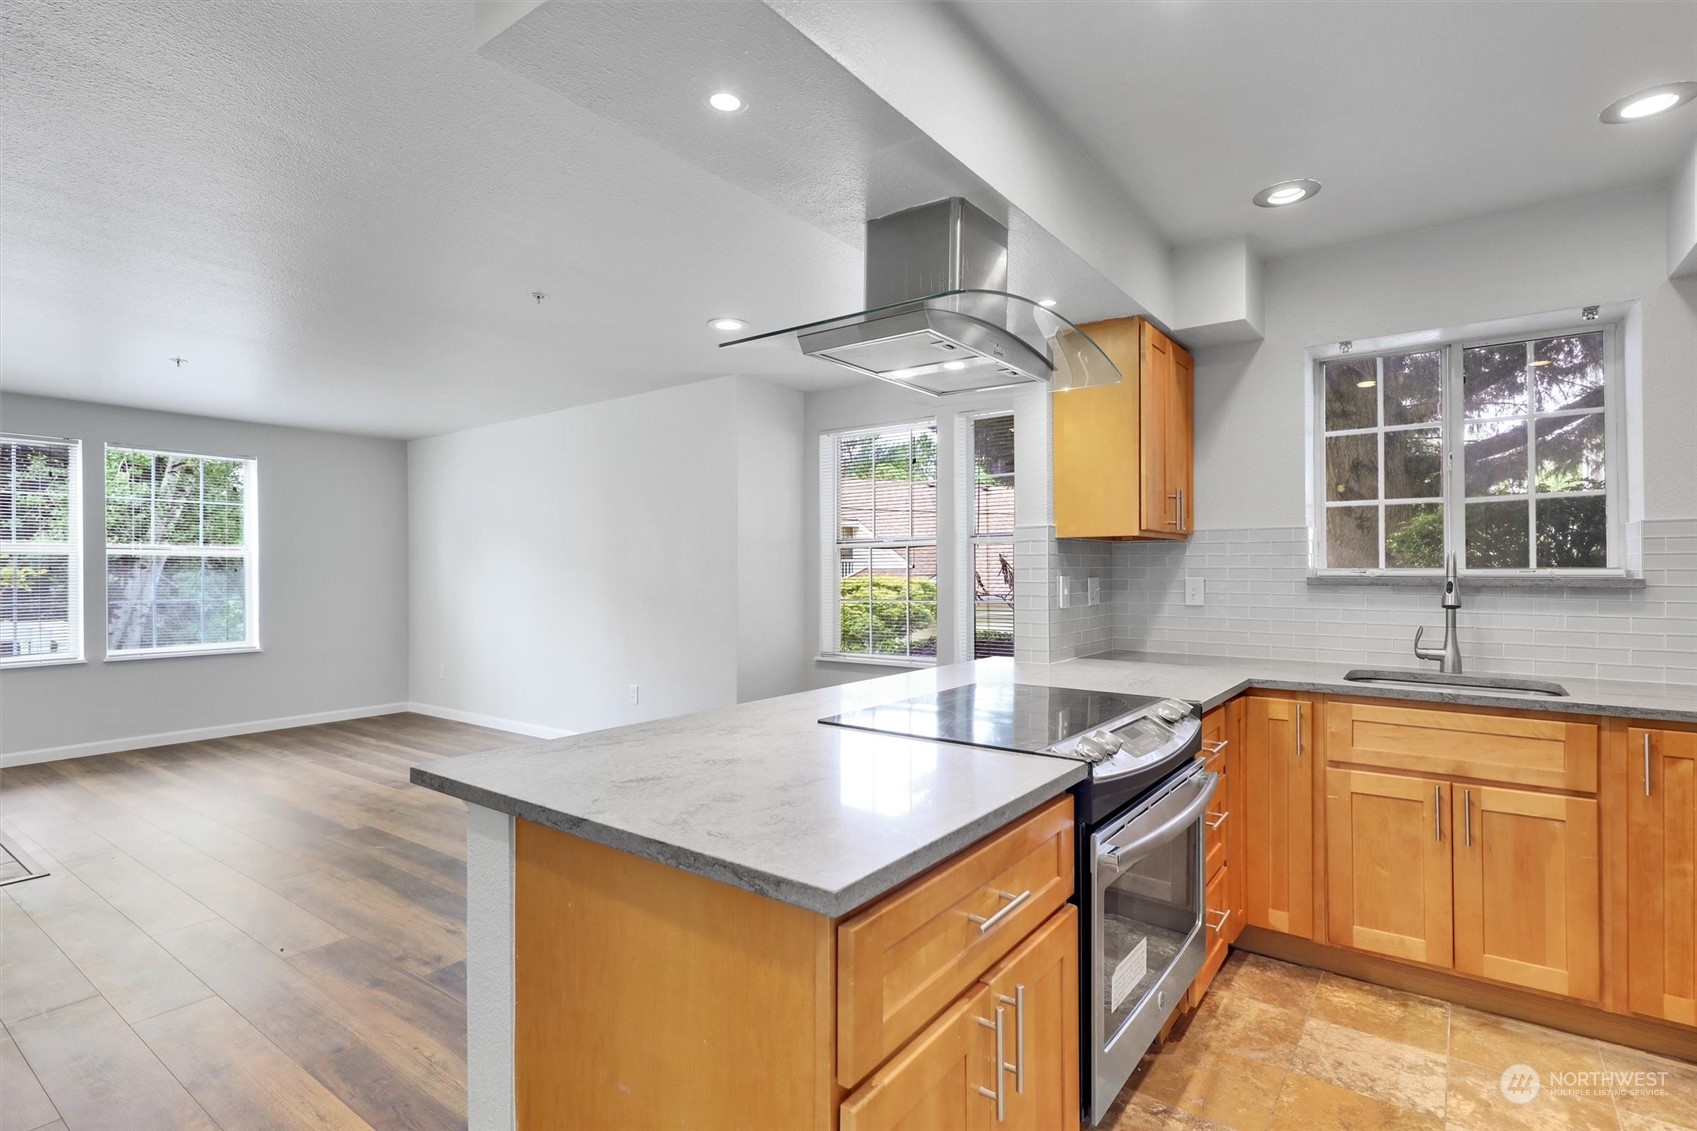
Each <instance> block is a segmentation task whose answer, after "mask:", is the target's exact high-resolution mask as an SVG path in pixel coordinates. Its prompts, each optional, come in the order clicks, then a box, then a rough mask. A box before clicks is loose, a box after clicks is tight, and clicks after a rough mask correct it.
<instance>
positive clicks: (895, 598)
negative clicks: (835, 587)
mask: <svg viewBox="0 0 1697 1131" xmlns="http://www.w3.org/2000/svg"><path fill="white" fill-rule="evenodd" d="M841 592H842V599H841V602H840V610H841V615H840V622H839V628H838V631H839V638H840V643H839V645H838V647H839V648H840V649H841V650H842V651H844V652H874V653H880V654H883V655H892V656H905V655H909V654H910V653H925V654H929V653H930V652H932V651H934V650H935V647H936V645H935V641H934V639H933V636H934V634H933V633H932V632H931V630H932V628H933V627H934V626H935V625H936V623H937V583H936V582H935V581H932V580H930V579H928V578H924V577H916V578H913V579H912V581H911V582H910V581H909V580H908V579H906V578H901V577H868V576H867V575H865V574H856V575H855V576H853V577H845V578H843V581H842V589H841Z"/></svg>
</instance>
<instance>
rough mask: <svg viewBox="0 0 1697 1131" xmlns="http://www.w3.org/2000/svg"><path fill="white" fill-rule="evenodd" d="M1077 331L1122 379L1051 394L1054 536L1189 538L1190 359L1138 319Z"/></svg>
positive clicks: (1191, 505) (1094, 324) (1191, 501)
mask: <svg viewBox="0 0 1697 1131" xmlns="http://www.w3.org/2000/svg"><path fill="white" fill-rule="evenodd" d="M1083 330H1084V331H1085V333H1087V334H1089V335H1090V337H1091V339H1092V340H1093V341H1094V342H1095V343H1096V344H1097V345H1099V346H1101V347H1102V352H1104V353H1106V354H1107V355H1108V357H1109V359H1110V360H1111V361H1113V363H1114V365H1115V366H1116V367H1117V368H1118V369H1119V371H1120V373H1121V375H1122V377H1123V378H1124V379H1123V380H1122V381H1120V383H1119V384H1117V385H1103V386H1098V387H1095V388H1086V389H1068V390H1065V391H1062V392H1056V393H1054V394H1053V395H1052V397H1051V401H1052V404H1053V416H1054V437H1053V439H1054V465H1055V475H1054V481H1055V534H1056V536H1057V537H1060V538H1115V539H1122V538H1187V537H1189V536H1190V531H1191V530H1192V528H1193V527H1194V522H1193V518H1192V516H1193V514H1194V511H1195V505H1194V503H1195V491H1194V489H1193V488H1194V482H1195V481H1194V475H1193V471H1192V467H1193V459H1192V455H1193V450H1194V436H1193V423H1194V419H1195V383H1194V380H1193V375H1194V368H1195V363H1194V362H1193V360H1192V359H1191V356H1190V354H1189V353H1187V352H1186V351H1185V349H1184V348H1183V347H1182V346H1180V345H1179V344H1178V343H1177V342H1175V341H1173V340H1172V339H1171V338H1169V337H1167V336H1166V335H1165V334H1163V333H1162V332H1161V331H1160V330H1158V329H1156V328H1155V327H1154V326H1152V325H1151V324H1150V323H1148V322H1147V321H1145V320H1144V319H1142V318H1116V319H1112V320H1110V321H1106V322H1092V323H1090V324H1089V325H1087V326H1084V327H1083Z"/></svg>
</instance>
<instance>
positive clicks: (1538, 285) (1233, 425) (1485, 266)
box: [1196, 187, 1697, 530]
mask: <svg viewBox="0 0 1697 1131" xmlns="http://www.w3.org/2000/svg"><path fill="white" fill-rule="evenodd" d="M1667 216H1668V205H1667V190H1666V189H1665V188H1656V187H1650V188H1643V189H1633V190H1628V191H1623V192H1615V193H1608V194H1605V195H1602V196H1595V197H1588V198H1585V199H1581V200H1570V201H1562V202H1559V203H1555V204H1548V205H1542V206H1539V207H1536V208H1526V209H1520V210H1517V211H1514V212H1507V213H1502V214H1499V215H1495V216H1487V217H1483V218H1480V219H1475V220H1468V221H1464V222H1461V223H1456V224H1448V225H1445V226H1443V227H1438V228H1431V229H1427V230H1424V231H1418V232H1407V233H1402V234H1399V235H1394V236H1386V237H1383V238H1381V239H1374V240H1367V241H1364V242H1361V243H1355V244H1349V245H1346V246H1343V247H1335V248H1327V249H1324V250H1319V251H1313V252H1305V253H1301V254H1297V255H1291V256H1286V257H1283V258H1280V259H1274V260H1272V261H1270V262H1268V263H1267V264H1266V265H1265V269H1264V276H1263V285H1264V296H1263V300H1264V308H1265V318H1266V323H1265V332H1266V337H1265V338H1264V339H1263V340H1262V341H1261V342H1258V343H1251V344H1242V345H1228V346H1217V347H1212V348H1203V349H1201V350H1199V351H1198V352H1197V355H1196V526H1197V528H1198V529H1203V530H1209V529H1253V528H1267V527H1290V526H1300V525H1302V524H1303V523H1305V522H1306V518H1305V506H1306V498H1307V496H1306V488H1305V486H1304V475H1305V469H1306V463H1305V458H1306V457H1305V450H1306V449H1305V441H1304V423H1305V421H1304V412H1305V409H1304V398H1303V387H1304V381H1305V380H1306V377H1307V365H1306V362H1305V360H1304V355H1303V351H1304V350H1305V349H1306V348H1308V347H1310V346H1315V345H1320V344H1323V343H1328V342H1336V341H1340V340H1344V339H1356V338H1371V337H1379V336H1381V335H1389V334H1399V333H1411V332H1418V331H1421V330H1429V329H1433V328H1437V327H1445V326H1460V325H1466V324H1469V323H1475V322H1484V321H1490V320H1493V319H1499V318H1513V317H1517V316H1522V315H1528V314H1537V313H1542V312H1545V311H1552V310H1561V309H1567V308H1571V309H1572V310H1573V311H1574V313H1575V317H1577V314H1578V310H1579V308H1580V307H1581V306H1585V305H1589V304H1592V303H1611V302H1630V301H1634V300H1636V301H1638V302H1640V304H1641V306H1640V316H1641V318H1642V326H1641V330H1642V334H1641V341H1642V398H1643V404H1642V409H1643V435H1642V439H1641V443H1642V449H1641V451H1642V455H1643V459H1644V472H1643V476H1642V478H1641V487H1642V494H1641V499H1642V511H1641V512H1640V510H1639V507H1638V506H1637V505H1634V506H1633V508H1632V509H1633V512H1634V515H1635V516H1636V515H1637V514H1639V513H1641V514H1642V516H1643V517H1646V518H1662V519H1677V518H1690V517H1694V516H1697V446H1694V445H1693V444H1692V443H1691V439H1690V437H1691V433H1692V429H1693V427H1694V426H1697V280H1693V279H1674V280H1670V279H1669V278H1668V276H1667V243H1666V224H1667Z"/></svg>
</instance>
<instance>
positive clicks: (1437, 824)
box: [1432, 785, 1444, 840]
mask: <svg viewBox="0 0 1697 1131" xmlns="http://www.w3.org/2000/svg"><path fill="white" fill-rule="evenodd" d="M1432 839H1434V840H1443V839H1444V787H1443V786H1441V785H1435V786H1433V787H1432Z"/></svg>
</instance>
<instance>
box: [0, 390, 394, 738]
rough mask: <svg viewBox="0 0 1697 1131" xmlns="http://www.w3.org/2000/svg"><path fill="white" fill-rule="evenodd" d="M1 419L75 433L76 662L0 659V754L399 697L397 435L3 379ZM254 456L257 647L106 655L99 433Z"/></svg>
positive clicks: (35, 429) (210, 727)
mask: <svg viewBox="0 0 1697 1131" xmlns="http://www.w3.org/2000/svg"><path fill="white" fill-rule="evenodd" d="M0 429H4V430H5V431H8V432H14V433H21V434H24V435H34V436H63V437H68V438H74V439H78V440H81V441H82V465H83V475H82V536H83V571H82V572H83V578H84V582H85V584H84V586H83V594H82V597H83V637H84V655H85V657H86V662H84V663H82V664H71V665H55V666H47V667H36V668H7V669H5V670H4V671H0V756H3V760H4V761H6V762H11V763H17V762H22V761H31V760H35V759H38V758H42V757H72V756H77V755H82V754H96V753H103V752H106V751H109V750H122V749H130V748H133V747H137V746H144V745H149V744H157V743H160V742H167V741H186V740H188V739H192V738H197V737H211V736H213V735H215V734H236V733H241V732H244V731H253V730H266V729H271V728H273V727H279V726H288V725H292V724H300V723H307V722H315V721H324V720H326V719H328V718H346V717H352V716H355V715H362V714H371V713H376V712H379V711H384V710H396V709H399V708H400V707H402V706H403V705H404V704H405V702H406V698H407V676H406V663H405V656H406V648H407V561H406V541H407V530H406V526H407V504H406V490H407V481H406V479H407V477H406V446H405V445H404V444H402V443H401V442H400V441H398V440H380V439H371V438H367V437H359V436H346V435H340V434H335V433H328V432H312V431H305V430H302V429H295V428H276V427H271V426H267V425H260V424H245V423H239V422H235V421H229V420H214V419H211V418H208V417H197V416H179V415H174V414H170V413H160V412H146V411H142V410H138V409H128V408H116V407H112V406H109V405H96V404H85V403H81V402H75V401H64V400H54V399H49V398H41V397H28V396H18V395H15V394H6V395H4V396H0ZM107 443H113V444H124V445H134V446H137V447H153V448H161V449H165V450H170V451H181V452H196V453H206V454H208V455H242V456H251V457H253V458H254V459H256V460H257V461H258V482H259V490H258V514H259V546H258V551H259V576H260V584H259V634H260V644H261V646H262V648H263V649H264V650H263V651H261V652H257V653H239V654H226V655H207V656H184V657H171V658H160V659H148V660H125V661H122V662H106V661H104V660H103V656H104V644H105V633H104V626H105V624H106V612H105V601H106V593H105V586H104V583H103V581H102V579H103V577H104V569H103V566H102V553H103V546H104V539H105V529H104V519H105V505H104V502H103V500H102V491H103V487H104V478H103V476H102V474H101V462H102V460H103V458H104V456H103V445H105V444H107Z"/></svg>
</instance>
